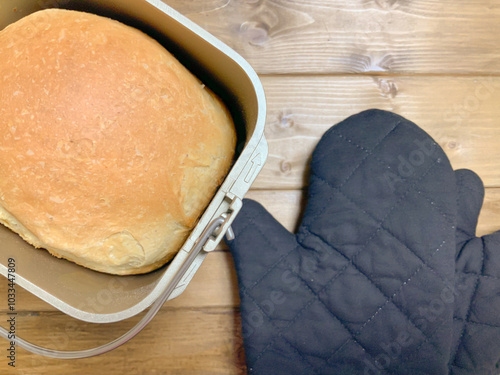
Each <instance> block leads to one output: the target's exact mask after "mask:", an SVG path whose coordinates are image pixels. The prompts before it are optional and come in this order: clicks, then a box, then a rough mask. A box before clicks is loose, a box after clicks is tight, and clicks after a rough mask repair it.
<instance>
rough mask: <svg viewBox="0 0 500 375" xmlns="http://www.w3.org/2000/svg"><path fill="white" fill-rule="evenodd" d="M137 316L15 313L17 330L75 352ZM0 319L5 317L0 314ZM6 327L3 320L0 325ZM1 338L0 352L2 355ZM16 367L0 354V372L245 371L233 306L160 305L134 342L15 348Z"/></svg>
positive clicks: (100, 341) (111, 335)
mask: <svg viewBox="0 0 500 375" xmlns="http://www.w3.org/2000/svg"><path fill="white" fill-rule="evenodd" d="M138 318H139V317H136V318H133V319H130V320H127V321H124V322H119V323H113V324H102V325H95V324H88V323H84V322H80V321H76V320H74V319H71V318H69V317H68V316H66V315H64V314H62V313H59V312H36V313H26V314H24V315H18V316H17V332H18V334H19V335H20V336H23V337H24V338H25V339H27V340H31V341H33V342H36V343H38V344H40V345H44V346H48V347H51V348H54V349H59V350H78V349H85V348H90V347H93V346H95V345H100V344H104V343H106V342H108V341H109V340H110V339H113V338H116V337H118V336H119V335H121V334H123V333H125V331H126V330H128V329H129V328H131V327H132V325H133V324H134V323H135V322H136V321H137V320H138ZM0 321H2V322H5V321H7V317H6V315H5V314H0ZM3 325H5V324H3ZM7 348H8V347H6V342H5V343H4V342H3V341H2V353H6V349H7ZM16 364H17V366H16V369H14V370H12V369H9V366H7V358H6V357H5V356H4V355H2V356H1V357H0V372H1V373H2V374H26V375H28V374H29V375H44V374H50V375H53V374H82V375H88V374H131V375H139V374H179V375H181V374H183V375H184V374H185V375H192V374H206V375H209V374H232V375H236V374H244V373H245V364H244V355H243V348H242V340H241V331H240V318H239V313H238V312H237V311H236V310H234V309H232V308H225V309H221V308H208V309H204V310H203V311H197V310H189V309H170V308H169V309H163V310H161V311H160V312H159V314H158V315H157V316H156V317H155V319H154V320H153V322H151V324H150V325H149V326H147V327H146V328H145V329H144V330H143V331H142V332H141V333H140V334H139V335H138V336H136V337H135V338H134V339H133V341H131V342H129V343H128V344H125V345H124V346H122V347H120V348H118V349H116V350H114V351H112V352H110V353H108V354H105V355H103V356H100V357H93V358H88V359H81V360H57V359H49V358H44V357H39V356H35V355H32V354H31V353H28V352H26V351H24V350H23V349H19V348H18V349H17V355H16Z"/></svg>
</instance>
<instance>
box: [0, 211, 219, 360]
mask: <svg viewBox="0 0 500 375" xmlns="http://www.w3.org/2000/svg"><path fill="white" fill-rule="evenodd" d="M226 221H227V219H226V218H225V217H224V216H220V217H218V218H216V219H214V220H213V221H212V222H211V223H210V224H209V225H208V226H207V228H206V229H205V231H204V232H203V233H202V235H201V236H200V238H199V240H198V241H197V242H196V244H195V246H194V247H193V249H192V250H191V251H190V252H189V255H188V256H187V258H186V260H185V261H184V262H183V263H182V265H181V266H180V267H179V270H178V271H177V272H176V273H175V275H174V276H173V277H172V280H171V282H170V283H169V284H168V286H167V287H166V288H165V290H164V291H163V292H162V294H161V295H160V296H159V297H158V299H157V300H156V301H155V302H154V303H153V305H152V306H151V307H150V309H149V310H148V312H147V313H146V315H144V317H143V318H142V319H141V320H140V321H139V323H137V324H136V325H135V326H134V327H133V328H132V329H131V330H130V331H128V332H127V333H125V334H124V335H123V336H120V337H119V338H117V339H116V340H114V341H111V342H109V343H107V344H104V345H102V346H98V347H96V348H91V349H85V350H74V351H69V350H68V351H62V350H55V349H49V348H44V347H41V346H38V345H35V344H32V343H31V342H28V341H26V340H23V339H22V338H19V337H17V338H16V339H15V340H12V339H10V340H9V339H8V335H9V332H8V331H7V330H6V329H5V328H3V327H0V336H2V337H3V338H5V339H8V340H9V341H15V342H16V344H17V345H19V346H20V347H21V348H23V349H25V350H27V351H29V352H32V353H34V354H38V355H42V356H45V357H51V358H59V359H77V358H88V357H94V356H98V355H101V354H104V353H107V352H110V351H112V350H114V349H116V348H118V347H119V346H121V345H123V344H125V343H126V342H128V341H129V340H130V339H132V338H133V337H134V336H136V335H137V334H138V333H139V332H141V331H142V329H143V328H144V327H146V325H147V324H148V323H149V322H150V321H151V320H152V319H153V318H154V316H155V315H156V313H157V312H158V311H159V310H160V308H161V307H162V305H163V304H164V303H165V301H167V299H168V297H169V296H170V294H171V293H172V292H173V290H174V289H175V287H176V286H177V284H178V283H179V281H181V280H182V278H183V276H184V275H185V274H186V272H187V271H188V270H189V267H190V266H191V264H192V263H193V261H194V260H195V258H196V257H197V255H198V254H199V253H200V252H201V251H204V248H205V245H206V244H207V242H208V243H210V242H213V241H210V240H213V239H214V238H216V237H218V236H219V235H220V233H222V232H221V230H220V229H221V228H222V227H224V225H225V223H226ZM209 248H210V247H209ZM207 250H208V251H211V249H207Z"/></svg>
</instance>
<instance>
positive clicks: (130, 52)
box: [0, 9, 236, 274]
mask: <svg viewBox="0 0 500 375" xmlns="http://www.w3.org/2000/svg"><path fill="white" fill-rule="evenodd" d="M26 30H28V31H26ZM20 36H22V37H20ZM0 46H1V48H0V81H1V86H0V87H1V89H0V171H1V175H0V222H1V223H3V224H4V225H7V226H8V227H10V228H11V229H13V230H14V231H16V232H18V233H19V234H20V235H21V236H22V237H23V238H24V239H25V240H27V241H28V242H30V243H31V244H33V245H34V246H36V247H40V248H45V249H47V250H49V251H50V252H51V253H52V254H53V255H56V256H58V257H63V258H66V259H69V260H72V261H74V262H76V263H79V264H81V265H84V266H86V267H89V268H92V269H95V270H98V271H102V272H108V273H113V274H136V273H143V272H148V271H151V270H152V269H154V268H157V267H159V266H161V265H163V264H164V263H166V262H167V261H168V260H170V259H171V257H172V256H173V255H174V254H175V253H176V252H177V251H178V249H179V248H180V246H181V245H182V243H183V242H184V241H185V239H186V237H187V235H188V233H189V231H190V229H191V228H192V227H193V226H194V224H195V222H196V220H197V218H198V217H199V215H200V214H201V213H202V212H203V210H204V209H205V207H206V205H207V204H208V203H209V201H210V199H211V197H212V196H213V194H214V192H215V190H216V188H217V186H218V185H219V184H220V183H221V181H222V179H223V177H224V176H225V174H226V173H227V171H228V169H229V167H230V165H231V162H232V158H233V154H234V148H235V142H236V135H235V132H234V125H233V123H232V121H231V118H230V116H229V114H228V112H227V110H226V108H225V107H224V106H223V105H222V104H221V102H220V101H219V100H218V99H217V98H216V97H215V96H214V95H213V93H211V92H210V91H209V90H207V89H206V88H204V86H203V85H202V84H201V83H200V82H199V81H198V80H197V79H196V78H195V77H194V76H193V75H192V74H191V73H190V72H188V71H187V70H186V69H185V68H184V67H183V66H182V65H181V64H180V63H179V62H178V61H177V60H176V59H175V58H173V57H172V55H170V54H169V53H168V52H167V51H166V50H165V49H164V48H163V47H162V46H161V45H160V44H159V43H157V42H156V41H154V40H153V39H151V38H150V37H148V36H146V35H145V34H143V33H142V32H140V31H138V30H136V29H133V28H131V27H128V26H125V25H123V24H121V23H119V22H117V21H113V20H110V19H107V18H103V17H99V16H96V15H93V14H88V13H82V12H75V11H67V10H58V9H50V10H44V11H41V12H37V13H34V14H32V15H30V16H28V17H25V18H23V19H21V20H20V21H18V22H16V23H15V24H12V25H10V26H8V27H7V28H6V29H4V30H2V31H0Z"/></svg>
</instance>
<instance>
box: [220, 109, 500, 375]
mask: <svg viewBox="0 0 500 375" xmlns="http://www.w3.org/2000/svg"><path fill="white" fill-rule="evenodd" d="M457 183H458V186H457ZM482 194H483V188H482V184H481V182H480V180H479V178H477V176H475V175H474V174H473V173H472V172H469V171H458V172H457V173H456V174H455V172H454V171H453V170H452V168H451V166H450V164H449V161H448V159H447V157H446V155H445V154H444V152H443V151H442V150H441V148H440V147H439V146H437V145H436V143H435V142H434V141H433V140H432V139H431V138H430V137H429V136H428V135H427V134H426V133H425V132H424V131H422V130H421V129H420V128H418V127H417V126H416V125H415V124H413V123H411V122H409V121H408V120H406V119H404V118H402V117H400V116H397V115H395V114H392V113H388V112H384V111H379V110H371V111H366V112H363V113H360V114H358V115H355V116H352V117H350V118H348V119H347V120H345V121H343V122H342V123H340V124H339V125H337V126H335V127H333V128H331V129H330V130H329V131H328V132H327V133H326V134H325V135H324V136H323V137H322V139H321V141H320V142H319V144H318V146H317V147H316V150H315V151H314V154H313V158H312V162H311V176H310V185H309V199H308V204H307V207H306V209H305V213H304V217H303V220H302V223H301V225H300V227H299V229H298V232H297V235H292V234H290V233H289V232H288V231H287V230H286V229H284V228H283V227H282V226H281V225H280V224H279V223H278V222H276V221H275V219H274V218H273V217H272V216H271V215H270V214H269V213H267V211H266V210H265V209H264V208H263V207H262V206H260V205H259V204H258V203H256V202H253V201H250V200H245V202H244V206H243V209H242V210H241V212H240V214H239V215H238V217H237V219H236V220H235V222H234V224H233V229H234V231H235V234H236V238H235V240H233V241H230V242H229V246H230V249H231V251H232V254H233V257H234V262H235V267H236V271H237V275H238V281H239V288H240V297H241V312H242V326H243V337H244V344H245V353H246V357H247V365H248V371H249V373H255V374H273V375H278V374H287V375H291V374H383V373H384V374H385V373H387V374H447V373H449V372H451V373H457V374H458V373H461V374H462V373H463V374H469V373H475V374H479V373H485V374H486V373H493V372H492V371H493V368H494V367H495V364H496V362H497V361H498V359H499V355H500V332H499V329H498V328H497V325H498V323H497V320H498V317H497V316H498V312H499V311H500V301H499V298H500V297H498V295H499V294H500V287H499V284H498V279H496V277H498V275H497V274H498V273H500V258H498V257H496V254H495V252H494V248H495V244H494V242H495V241H496V242H497V243H498V239H497V240H495V239H494V238H493V237H485V238H483V239H477V238H475V236H474V232H475V225H476V222H477V215H478V213H479V209H480V207H481V203H482ZM458 214H460V217H459V216H458ZM456 238H458V241H457V239H456ZM457 242H458V244H457ZM455 258H457V261H455ZM497 258H498V260H497ZM497 264H498V267H497ZM497 269H498V271H495V270H497ZM456 277H457V283H456V284H455V278H456ZM454 316H456V317H455V318H454Z"/></svg>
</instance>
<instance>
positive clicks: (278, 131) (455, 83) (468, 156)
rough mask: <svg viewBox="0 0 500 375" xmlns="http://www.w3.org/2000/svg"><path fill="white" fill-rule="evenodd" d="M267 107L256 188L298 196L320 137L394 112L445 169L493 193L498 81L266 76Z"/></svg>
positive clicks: (498, 164) (498, 170)
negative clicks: (433, 144)
mask: <svg viewBox="0 0 500 375" xmlns="http://www.w3.org/2000/svg"><path fill="white" fill-rule="evenodd" d="M262 82H263V84H264V88H265V91H266V96H267V102H268V116H267V123H266V137H267V139H268V141H269V158H268V161H267V163H266V165H265V167H264V170H263V171H262V172H261V174H260V175H259V177H258V179H257V181H256V183H255V184H254V186H253V187H254V188H257V189H266V190H274V189H301V188H303V187H304V186H306V185H307V183H308V181H307V173H308V172H307V166H308V164H309V159H310V156H311V154H312V151H313V149H314V147H315V146H316V144H317V143H318V141H319V139H320V137H321V136H322V135H323V134H324V132H325V131H326V130H328V129H329V128H330V127H331V126H332V125H334V124H336V123H338V122H340V121H341V120H343V119H345V118H346V117H348V116H350V115H352V114H355V113H357V112H360V111H362V110H366V109H369V108H379V109H385V110H390V111H393V112H395V113H398V114H400V115H402V116H404V117H406V118H408V119H410V120H412V121H413V122H415V123H416V124H418V125H419V126H420V127H422V128H423V129H424V130H426V131H427V132H428V133H429V134H430V135H431V136H433V137H434V138H435V139H436V140H437V142H438V143H439V144H440V145H441V146H442V147H443V149H444V150H445V152H446V154H447V155H448V156H449V157H450V160H451V162H452V164H453V167H454V168H456V169H458V168H470V169H473V170H474V171H475V172H476V173H478V174H479V175H480V176H481V178H482V179H483V181H484V183H485V185H486V186H488V187H500V147H498V145H499V140H500V126H499V123H500V106H499V105H498V103H499V102H500V77H452V78H451V77H434V76H432V77H431V76H426V77H402V76H401V77H399V76H398V77H384V78H380V77H361V76H353V77H341V76H293V77H291V76H284V77H281V76H273V77H263V78H262Z"/></svg>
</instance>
